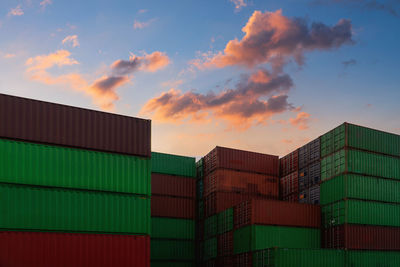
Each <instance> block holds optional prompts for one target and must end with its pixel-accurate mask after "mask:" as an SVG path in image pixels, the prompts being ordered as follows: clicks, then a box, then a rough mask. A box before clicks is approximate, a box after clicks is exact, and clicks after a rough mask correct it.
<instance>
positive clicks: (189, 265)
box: [151, 261, 196, 267]
mask: <svg viewBox="0 0 400 267" xmlns="http://www.w3.org/2000/svg"><path fill="white" fill-rule="evenodd" d="M195 266H196V265H195V263H194V262H192V261H151V267H195Z"/></svg>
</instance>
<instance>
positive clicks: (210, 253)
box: [203, 237, 218, 261]
mask: <svg viewBox="0 0 400 267" xmlns="http://www.w3.org/2000/svg"><path fill="white" fill-rule="evenodd" d="M217 247H218V241H217V238H216V237H213V238H210V239H207V240H205V241H204V247H203V249H204V254H203V257H204V260H205V261H207V260H210V259H215V258H216V257H217V254H218V249H217Z"/></svg>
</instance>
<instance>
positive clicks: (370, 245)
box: [322, 224, 400, 250]
mask: <svg viewBox="0 0 400 267" xmlns="http://www.w3.org/2000/svg"><path fill="white" fill-rule="evenodd" d="M322 246H323V247H324V248H338V249H354V250H356V249H368V250H400V227H385V226H371V225H354V224H345V225H340V226H335V227H331V228H328V229H324V230H323V233H322Z"/></svg>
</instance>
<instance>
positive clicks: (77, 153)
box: [0, 94, 151, 267]
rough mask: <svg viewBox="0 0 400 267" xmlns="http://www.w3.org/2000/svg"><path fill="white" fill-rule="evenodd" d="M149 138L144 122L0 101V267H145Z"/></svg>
mask: <svg viewBox="0 0 400 267" xmlns="http://www.w3.org/2000/svg"><path fill="white" fill-rule="evenodd" d="M150 139H151V138H150V121H147V120H141V119H136V118H130V117H125V116H119V115H113V114H108V113H103V112H98V111H91V110H85V109H80V108H74V107H69V106H64V105H58V104H52V103H46V102H42V101H35V100H30V99H24V98H19V97H12V96H7V95H1V94H0V165H1V166H0V191H1V193H0V196H1V201H0V210H1V214H2V216H1V218H0V228H1V229H2V232H0V248H1V252H0V265H1V266H14V267H18V266H42V267H43V266H44V267H45V266H110V265H118V266H149V263H150V261H149V259H150V237H149V234H150V194H151V192H150ZM132 251H134V253H132Z"/></svg>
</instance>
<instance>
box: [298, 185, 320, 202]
mask: <svg viewBox="0 0 400 267" xmlns="http://www.w3.org/2000/svg"><path fill="white" fill-rule="evenodd" d="M299 203H307V204H314V205H317V204H319V203H320V185H319V184H316V185H314V186H312V187H309V188H307V189H304V190H303V191H301V192H300V193H299Z"/></svg>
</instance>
